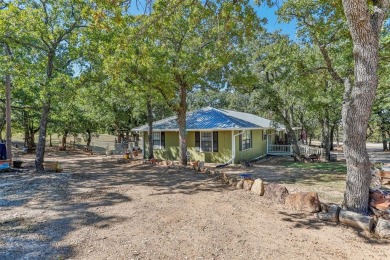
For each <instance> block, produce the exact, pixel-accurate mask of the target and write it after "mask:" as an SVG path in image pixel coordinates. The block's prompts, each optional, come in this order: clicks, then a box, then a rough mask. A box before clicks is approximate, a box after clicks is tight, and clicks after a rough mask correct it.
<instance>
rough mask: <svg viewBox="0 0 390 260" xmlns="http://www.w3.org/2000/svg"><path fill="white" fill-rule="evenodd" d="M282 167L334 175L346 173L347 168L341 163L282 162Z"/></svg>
mask: <svg viewBox="0 0 390 260" xmlns="http://www.w3.org/2000/svg"><path fill="white" fill-rule="evenodd" d="M283 166H285V167H287V168H297V169H307V170H321V171H327V172H334V173H336V172H337V173H347V166H346V165H345V163H342V162H319V163H317V162H314V163H303V162H284V163H283Z"/></svg>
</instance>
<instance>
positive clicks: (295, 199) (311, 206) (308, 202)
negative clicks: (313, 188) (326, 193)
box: [285, 192, 321, 213]
mask: <svg viewBox="0 0 390 260" xmlns="http://www.w3.org/2000/svg"><path fill="white" fill-rule="evenodd" d="M285 204H286V206H287V208H289V209H290V210H293V211H299V212H302V211H303V212H308V213H316V212H320V211H321V203H320V200H319V199H318V194H317V192H298V193H293V194H289V195H288V196H287V197H286V201H285Z"/></svg>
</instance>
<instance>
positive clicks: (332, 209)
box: [316, 204, 341, 222]
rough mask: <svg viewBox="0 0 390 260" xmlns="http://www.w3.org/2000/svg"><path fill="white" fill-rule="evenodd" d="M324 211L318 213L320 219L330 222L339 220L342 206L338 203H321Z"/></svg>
mask: <svg viewBox="0 0 390 260" xmlns="http://www.w3.org/2000/svg"><path fill="white" fill-rule="evenodd" d="M321 209H322V211H321V212H319V213H317V214H316V216H317V218H318V219H320V220H323V221H330V222H339V212H340V209H341V208H340V207H339V206H338V205H335V204H333V205H325V204H321Z"/></svg>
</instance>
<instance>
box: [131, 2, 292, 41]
mask: <svg viewBox="0 0 390 260" xmlns="http://www.w3.org/2000/svg"><path fill="white" fill-rule="evenodd" d="M250 2H251V4H252V6H253V7H254V8H255V10H256V11H257V14H258V16H259V17H260V18H267V20H268V23H267V24H266V25H265V28H266V29H267V30H268V31H270V32H274V31H276V30H280V31H281V32H282V33H283V34H287V35H289V36H290V39H291V40H293V41H296V40H297V39H296V29H295V26H296V24H295V22H294V21H293V22H291V23H288V24H286V23H279V22H278V18H277V16H276V14H275V12H276V10H277V7H275V6H274V7H268V6H267V4H266V3H263V4H262V5H260V6H258V5H256V4H254V0H251V1H250ZM135 3H137V2H135ZM279 3H280V4H281V3H283V0H280V1H279ZM138 4H139V5H138V6H137V5H136V4H133V5H132V6H131V8H130V10H131V12H134V14H137V13H144V11H145V9H144V8H145V2H144V1H139V2H138ZM137 7H138V9H137Z"/></svg>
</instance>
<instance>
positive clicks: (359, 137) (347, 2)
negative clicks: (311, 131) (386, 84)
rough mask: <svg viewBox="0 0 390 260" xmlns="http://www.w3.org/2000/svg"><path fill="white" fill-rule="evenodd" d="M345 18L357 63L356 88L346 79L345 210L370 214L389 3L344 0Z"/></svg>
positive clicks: (343, 112)
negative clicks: (376, 104)
mask: <svg viewBox="0 0 390 260" xmlns="http://www.w3.org/2000/svg"><path fill="white" fill-rule="evenodd" d="M342 2H343V7H344V12H345V16H346V18H347V21H348V26H349V29H350V32H351V36H352V40H353V45H354V49H353V56H354V62H355V68H354V80H355V85H354V87H353V88H352V86H351V83H350V82H349V79H345V83H344V85H345V91H344V98H343V108H342V120H343V125H344V154H345V158H346V162H347V182H346V190H345V194H344V202H343V207H344V208H346V209H347V210H350V211H354V212H358V213H361V214H368V202H369V185H370V181H371V169H370V162H369V158H368V153H367V149H366V132H367V125H368V120H369V118H370V115H371V108H372V104H373V101H374V98H375V93H376V89H377V86H378V76H377V69H378V48H379V33H380V29H381V27H382V24H383V21H384V19H385V17H386V15H387V12H388V10H389V5H390V1H389V0H378V1H373V2H372V3H373V5H375V6H374V8H371V7H369V6H368V3H367V1H364V0H359V1H357V0H343V1H342Z"/></svg>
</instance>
